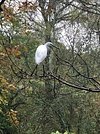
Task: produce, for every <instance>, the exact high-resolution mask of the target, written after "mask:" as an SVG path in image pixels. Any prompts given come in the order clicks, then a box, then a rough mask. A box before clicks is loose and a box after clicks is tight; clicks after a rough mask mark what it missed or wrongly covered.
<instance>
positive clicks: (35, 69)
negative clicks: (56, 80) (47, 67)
mask: <svg viewBox="0 0 100 134" xmlns="http://www.w3.org/2000/svg"><path fill="white" fill-rule="evenodd" d="M37 67H38V65H36V66H35V68H34V70H33V71H32V73H31V75H30V76H32V75H33V74H34V72H35V71H36V73H35V75H37Z"/></svg>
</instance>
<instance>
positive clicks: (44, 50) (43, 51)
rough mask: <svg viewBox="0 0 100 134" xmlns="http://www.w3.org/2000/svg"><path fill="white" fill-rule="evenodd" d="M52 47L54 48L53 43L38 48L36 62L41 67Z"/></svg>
mask: <svg viewBox="0 0 100 134" xmlns="http://www.w3.org/2000/svg"><path fill="white" fill-rule="evenodd" d="M50 46H54V45H53V44H52V43H51V42H47V43H45V44H44V45H40V46H38V48H37V49H36V53H35V62H36V64H37V65H39V64H40V63H41V62H42V61H44V59H45V58H46V57H47V55H48V52H49V48H50Z"/></svg>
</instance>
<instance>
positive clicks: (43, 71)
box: [43, 64, 45, 77]
mask: <svg viewBox="0 0 100 134" xmlns="http://www.w3.org/2000/svg"><path fill="white" fill-rule="evenodd" d="M44 76H45V68H44V64H43V77H44Z"/></svg>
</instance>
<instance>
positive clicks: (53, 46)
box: [51, 44, 59, 49]
mask: <svg viewBox="0 0 100 134" xmlns="http://www.w3.org/2000/svg"><path fill="white" fill-rule="evenodd" d="M51 46H53V47H55V48H56V49H59V48H58V47H57V46H55V45H53V44H51Z"/></svg>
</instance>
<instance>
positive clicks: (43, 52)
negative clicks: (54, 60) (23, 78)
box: [31, 42, 59, 76]
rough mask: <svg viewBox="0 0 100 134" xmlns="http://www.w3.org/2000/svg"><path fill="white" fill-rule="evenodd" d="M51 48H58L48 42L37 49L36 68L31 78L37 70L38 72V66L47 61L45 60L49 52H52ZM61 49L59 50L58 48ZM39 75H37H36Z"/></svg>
mask: <svg viewBox="0 0 100 134" xmlns="http://www.w3.org/2000/svg"><path fill="white" fill-rule="evenodd" d="M50 46H53V47H55V48H57V47H56V46H54V45H53V43H52V42H47V43H45V44H44V45H40V46H38V47H37V49H36V52H35V63H36V67H35V69H34V70H33V72H32V73H31V76H32V75H33V73H34V72H35V70H37V66H38V65H39V64H40V63H41V62H43V61H44V60H45V58H46V57H47V55H48V53H49V50H50ZM57 49H59V48H57ZM36 74H37V73H36Z"/></svg>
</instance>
